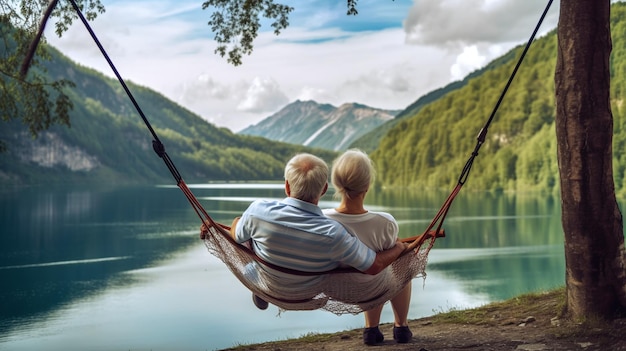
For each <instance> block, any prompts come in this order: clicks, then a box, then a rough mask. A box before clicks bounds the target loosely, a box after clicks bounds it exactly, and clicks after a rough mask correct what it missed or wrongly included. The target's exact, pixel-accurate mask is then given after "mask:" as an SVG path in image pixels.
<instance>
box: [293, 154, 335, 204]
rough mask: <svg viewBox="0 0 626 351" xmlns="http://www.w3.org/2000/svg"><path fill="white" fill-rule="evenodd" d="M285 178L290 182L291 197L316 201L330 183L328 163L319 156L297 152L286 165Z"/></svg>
mask: <svg viewBox="0 0 626 351" xmlns="http://www.w3.org/2000/svg"><path fill="white" fill-rule="evenodd" d="M285 180H286V181H287V182H288V183H289V189H290V190H291V194H290V196H291V197H295V198H296V199H299V200H302V201H307V202H313V201H316V200H318V199H319V198H320V197H321V196H322V194H323V193H324V188H325V187H326V184H328V165H327V164H326V162H324V160H322V159H321V158H319V157H317V156H314V155H311V154H307V153H301V154H297V155H296V156H294V157H292V158H291V160H289V162H287V165H286V166H285Z"/></svg>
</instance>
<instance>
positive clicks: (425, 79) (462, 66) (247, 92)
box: [46, 0, 557, 132]
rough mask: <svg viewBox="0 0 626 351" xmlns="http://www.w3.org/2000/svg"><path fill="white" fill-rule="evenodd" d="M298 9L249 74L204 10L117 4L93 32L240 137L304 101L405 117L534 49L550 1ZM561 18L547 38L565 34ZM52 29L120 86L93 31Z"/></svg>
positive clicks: (132, 74) (129, 72) (249, 62)
mask: <svg viewBox="0 0 626 351" xmlns="http://www.w3.org/2000/svg"><path fill="white" fill-rule="evenodd" d="M291 2H292V6H294V7H295V8H296V10H295V11H294V12H293V13H292V14H293V16H292V17H291V18H290V23H291V24H290V27H288V28H287V29H286V30H284V31H283V32H282V34H281V35H280V36H278V37H277V36H275V35H274V34H273V33H272V32H271V31H269V32H264V31H262V32H260V33H259V37H258V38H257V40H256V41H255V43H254V45H255V47H254V52H253V53H252V55H251V56H246V57H244V58H243V65H241V66H238V67H234V66H232V65H230V64H228V63H226V60H225V59H223V58H221V57H219V56H217V55H216V54H215V53H214V50H215V47H216V44H215V42H214V41H213V40H212V38H213V34H212V33H211V31H210V28H209V27H208V25H207V21H208V17H209V15H210V13H209V12H208V11H202V10H201V9H200V7H199V5H198V3H197V1H196V0H179V1H171V0H159V1H157V0H154V1H153V0H143V1H114V0H111V3H107V4H106V6H107V12H106V13H105V14H102V15H100V16H99V17H98V19H97V20H96V21H95V22H93V23H92V27H93V29H94V31H95V33H96V34H97V35H98V37H99V38H100V40H101V42H102V45H103V46H104V47H105V49H106V50H107V51H108V53H109V55H110V56H111V59H112V60H113V62H114V63H115V65H116V67H117V68H118V71H119V72H120V74H121V75H122V76H123V77H124V79H126V80H130V81H133V82H135V83H138V84H141V85H144V86H148V87H150V88H152V89H154V90H157V91H159V92H160V93H162V94H164V95H165V96H166V97H168V98H170V99H172V100H174V101H176V102H178V103H180V104H181V105H183V106H185V107H187V108H189V109H190V110H192V111H194V112H196V113H198V114H199V115H200V116H202V117H203V118H205V119H206V120H208V121H210V122H212V123H215V124H216V125H218V126H223V127H227V128H230V129H232V130H233V131H235V132H236V131H238V130H240V129H242V128H244V127H246V126H248V125H250V124H253V123H257V122H259V121H260V120H261V119H263V118H265V117H268V116H269V115H271V114H272V113H275V112H276V111H278V110H279V109H280V108H282V107H284V105H286V104H287V103H289V102H292V101H295V100H296V99H300V100H309V99H312V100H315V101H318V102H320V103H331V104H333V105H335V106H339V105H341V104H343V103H345V102H359V103H363V104H366V105H369V106H372V107H379V108H386V109H403V108H405V107H407V106H408V105H410V104H411V103H413V102H414V101H415V100H417V99H418V98H419V97H420V96H422V95H423V94H425V93H428V92H429V91H432V90H434V89H437V88H440V87H442V86H444V85H445V84H447V83H449V82H451V81H452V80H456V79H461V78H462V77H463V76H464V75H465V74H467V73H469V72H471V71H473V70H475V69H477V68H480V67H481V66H483V65H485V64H486V63H488V62H489V61H490V60H492V59H493V58H495V57H497V56H498V55H501V54H502V53H503V52H504V51H506V50H508V49H510V48H511V47H512V46H513V45H516V44H519V43H522V42H525V40H527V38H528V36H529V35H530V33H531V32H532V29H533V28H534V25H535V24H536V21H537V20H538V19H539V15H540V14H541V12H542V11H543V7H544V6H545V4H544V3H543V0H542V1H539V0H528V1H516V0H482V1H478V0H476V1H465V0H420V1H415V2H414V3H413V5H412V7H410V9H409V5H408V4H404V3H400V2H397V3H393V2H390V3H380V1H378V0H377V1H376V2H371V3H368V2H360V3H359V4H358V6H359V7H358V9H359V15H358V16H356V17H354V16H350V17H348V16H345V4H344V3H341V4H340V3H335V2H333V3H329V2H322V1H318V0H310V1H300V0H299V1H291ZM340 5H341V6H340ZM383 6H384V7H383ZM553 7H556V4H554V5H553ZM383 9H384V10H385V11H383ZM403 11H404V14H403ZM556 14H557V11H555V10H552V11H551V12H550V15H549V16H548V19H547V20H546V23H545V24H544V26H543V27H542V28H544V29H545V30H547V29H551V28H554V26H555V23H556V20H555V16H556ZM394 19H395V20H394ZM385 21H386V22H385ZM393 21H397V25H395V27H394V26H393V25H391V26H389V25H388V23H392V24H393ZM403 21H404V28H403V27H402V22H403ZM368 23H369V24H370V25H371V29H370V30H364V29H366V28H364V27H367V26H368ZM385 23H387V25H386V27H385V26H383V24H385ZM342 25H345V27H346V28H344V29H341V28H342V27H341V26H342ZM380 26H383V27H384V28H386V29H380ZM49 27H50V28H48V29H47V32H46V34H47V37H48V40H49V42H50V43H51V44H52V45H54V46H56V47H57V48H59V49H60V50H61V51H62V52H63V53H65V54H66V55H68V56H69V57H70V58H72V59H73V60H75V61H77V62H79V63H81V64H83V65H86V66H89V67H93V68H95V69H97V70H99V71H101V72H103V73H104V74H107V75H110V76H112V73H111V69H110V68H109V67H108V65H107V63H106V61H105V60H104V59H103V58H102V56H101V54H100V53H99V51H98V50H97V47H96V46H95V44H94V43H93V41H92V40H91V38H90V37H89V36H88V33H87V31H86V30H85V29H84V27H83V26H82V24H81V23H76V24H75V25H73V26H72V28H71V29H70V31H69V32H67V33H66V34H64V35H63V37H61V38H57V37H56V36H55V35H54V34H53V33H52V29H51V28H52V26H51V25H49ZM261 77H262V78H261Z"/></svg>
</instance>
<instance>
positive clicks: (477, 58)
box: [450, 45, 487, 80]
mask: <svg viewBox="0 0 626 351" xmlns="http://www.w3.org/2000/svg"><path fill="white" fill-rule="evenodd" d="M486 59H487V58H486V57H485V56H483V55H481V54H480V53H479V52H478V47H477V46H476V45H471V46H466V47H465V48H464V49H463V52H462V53H461V54H460V55H459V56H458V57H457V58H456V62H455V63H454V64H453V65H452V67H450V74H451V75H452V78H453V79H456V80H461V79H463V77H465V76H466V75H468V74H469V73H471V72H472V71H474V70H475V69H476V68H477V67H481V66H483V65H484V64H485V61H486Z"/></svg>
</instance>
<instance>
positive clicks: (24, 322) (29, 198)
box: [0, 184, 565, 351]
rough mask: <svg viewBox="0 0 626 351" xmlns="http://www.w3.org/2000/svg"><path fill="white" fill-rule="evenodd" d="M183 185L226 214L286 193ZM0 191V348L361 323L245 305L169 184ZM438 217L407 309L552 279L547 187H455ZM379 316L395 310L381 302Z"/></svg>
mask: <svg viewBox="0 0 626 351" xmlns="http://www.w3.org/2000/svg"><path fill="white" fill-rule="evenodd" d="M191 188H192V190H193V192H194V194H195V195H196V196H197V197H198V198H199V199H200V200H201V202H202V203H203V206H204V207H205V208H206V209H207V211H208V212H209V213H210V214H211V215H212V217H213V218H214V219H215V220H217V221H219V222H222V223H226V224H230V222H231V220H232V218H233V217H235V216H236V215H238V214H240V213H241V212H242V211H243V210H244V209H245V207H246V206H247V205H248V204H249V203H250V201H252V200H254V199H256V198H282V197H283V196H284V195H283V194H284V193H283V188H282V184H260V185H259V184H256V185H246V184H211V185H196V186H191ZM0 195H1V198H0V219H1V221H0V281H2V288H1V290H0V301H1V305H0V350H44V349H45V350H68V351H71V350H107V351H111V350H154V351H157V350H174V349H176V350H215V349H221V348H227V347H230V346H235V345H238V344H247V343H256V342H263V341H269V340H280V339H286V338H292V337H298V336H302V335H304V334H307V333H316V332H320V333H322V332H336V331H341V330H346V329H353V328H361V327H362V326H363V317H362V316H361V315H357V316H353V315H347V316H336V315H334V314H332V313H329V312H323V311H306V312H304V311H288V312H285V313H282V314H281V315H278V310H277V309H276V308H275V307H270V308H269V309H268V310H266V311H259V310H257V309H256V308H255V307H254V305H253V304H252V302H251V294H250V292H249V291H247V290H246V289H245V288H244V287H243V285H241V283H240V282H239V281H237V280H236V279H235V278H234V277H233V276H232V275H231V274H230V273H229V271H228V270H227V269H226V268H225V266H224V265H223V263H222V262H220V261H219V260H217V259H215V258H214V257H212V256H211V255H210V254H209V253H208V252H207V251H206V249H205V248H204V245H203V244H202V242H201V241H200V240H199V239H197V234H198V227H199V224H200V222H199V219H198V218H197V216H196V214H195V212H194V211H193V210H192V209H191V207H190V205H189V203H188V202H187V200H186V198H185V197H184V196H183V195H182V193H181V191H180V190H179V189H178V188H176V187H170V186H154V187H144V188H130V189H129V188H103V189H76V188H65V189H64V188H58V189H53V190H51V189H43V188H29V189H22V190H19V191H4V192H2V193H0ZM446 196H447V194H445V193H435V192H433V193H429V192H424V191H406V190H405V191H401V192H391V191H385V192H381V191H372V192H371V193H370V194H369V196H368V202H369V205H368V207H369V208H370V209H372V210H382V211H388V212H391V213H392V214H393V215H394V216H395V217H396V219H397V220H398V222H399V223H400V231H401V234H402V235H403V236H410V235H413V234H419V233H421V232H422V231H423V229H424V228H425V226H426V225H427V224H428V223H429V222H430V219H431V218H432V216H434V214H435V213H436V211H437V210H438V208H439V206H441V204H442V203H443V201H444V200H445V197H446ZM335 204H336V202H334V201H333V200H332V198H331V197H326V198H325V199H324V201H323V202H322V203H321V206H322V207H332V206H334V205H335ZM444 227H445V229H446V235H447V236H446V237H445V238H442V239H439V240H438V241H437V243H436V244H435V248H434V249H433V250H432V251H431V253H430V256H429V263H428V266H427V273H428V277H427V278H426V280H422V279H416V280H414V281H413V285H414V286H413V299H412V305H411V314H410V318H419V317H424V316H428V315H432V314H433V313H436V312H441V311H448V310H450V309H458V308H467V307H476V306H480V305H483V304H485V303H488V302H491V301H497V300H503V299H507V298H509V297H512V296H515V295H519V294H522V293H525V292H530V291H541V290H547V289H551V288H554V287H557V286H560V285H563V284H564V275H565V273H564V272H565V266H564V257H563V234H562V229H561V224H560V208H559V201H558V199H554V198H549V197H539V196H520V195H517V196H514V195H485V194H475V193H470V192H467V193H464V192H463V191H461V193H460V194H459V196H458V197H457V199H456V200H455V203H454V204H453V206H452V209H451V210H450V213H449V214H448V218H447V220H446V224H445V226H444ZM382 319H383V320H382V322H383V323H386V322H391V321H393V315H392V313H391V308H390V307H389V306H387V307H385V310H384V313H383V318H382ZM415 332H417V333H419V331H415Z"/></svg>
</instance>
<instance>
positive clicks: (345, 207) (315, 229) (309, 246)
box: [201, 149, 413, 345]
mask: <svg viewBox="0 0 626 351" xmlns="http://www.w3.org/2000/svg"><path fill="white" fill-rule="evenodd" d="M328 173H329V171H328V166H327V165H326V163H325V162H324V161H323V160H322V159H320V158H318V157H316V156H314V155H311V154H306V153H303V154H298V155H296V156H294V157H293V158H292V159H291V160H289V162H288V163H287V165H286V167H285V193H286V194H287V198H285V199H284V200H281V201H267V200H257V201H254V202H253V203H252V204H251V205H250V206H249V207H248V209H247V210H246V211H245V212H244V213H243V214H242V216H241V217H239V218H235V220H234V221H233V224H232V226H231V235H232V236H233V238H234V239H235V241H237V242H239V243H244V242H246V241H250V244H251V245H252V247H253V248H254V250H255V252H256V253H257V254H258V255H259V256H260V257H261V258H263V259H264V260H266V261H268V262H270V263H273V264H275V265H278V266H281V267H286V268H290V269H296V270H302V271H309V272H324V271H328V270H331V269H334V268H337V267H339V266H351V267H354V268H356V269H358V270H360V271H362V272H363V273H366V274H369V275H376V274H378V273H380V272H381V271H383V270H384V269H385V268H386V267H387V266H389V265H390V264H391V263H392V262H393V261H394V260H395V259H396V258H397V257H398V256H399V255H400V254H402V253H403V252H404V251H405V250H407V246H406V245H407V244H405V243H402V242H400V241H398V224H397V222H396V221H395V219H394V218H393V217H392V216H391V215H390V214H388V213H384V212H373V211H368V210H366V209H365V208H364V207H363V201H364V199H365V195H366V194H367V191H368V189H369V187H370V184H371V182H372V180H373V177H374V167H373V164H372V161H371V160H370V158H369V157H368V156H367V154H365V153H363V152H361V151H360V150H356V149H353V150H348V151H346V152H345V153H343V154H342V155H341V156H339V157H338V158H337V159H336V160H335V161H334V162H333V167H332V174H331V179H332V184H333V186H334V188H335V191H336V194H335V195H336V196H340V197H341V203H340V204H339V206H338V207H337V208H335V209H327V210H323V211H322V210H321V209H320V207H319V206H318V202H319V200H320V198H321V197H322V196H323V195H324V194H325V193H326V191H327V190H328ZM287 228H296V229H298V231H297V233H298V235H297V237H296V236H295V235H284V233H285V232H287V231H288V232H290V233H293V231H292V230H285V229H287ZM281 229H282V231H281ZM201 231H203V233H202V234H204V231H205V228H204V226H203V227H202V228H201ZM294 288H297V287H294ZM253 300H254V303H255V305H256V306H257V307H258V308H260V309H266V308H267V306H268V303H267V302H266V301H264V300H262V299H261V298H260V297H258V296H256V295H253ZM410 300H411V284H410V283H409V284H407V285H406V286H405V287H404V289H402V290H401V291H400V292H399V293H398V294H397V295H396V296H395V297H394V298H392V299H391V305H392V308H393V312H394V327H393V338H394V339H395V340H396V342H398V343H408V342H410V341H411V339H412V337H413V334H412V333H411V331H410V329H409V327H408V320H407V316H408V310H409V305H410ZM382 309H383V305H380V306H378V307H375V308H373V309H371V310H368V311H365V312H364V315H365V329H364V330H363V342H364V343H365V344H366V345H376V344H380V343H382V342H383V340H384V336H383V334H382V332H381V331H380V329H379V328H378V325H379V322H380V315H381V312H382Z"/></svg>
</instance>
